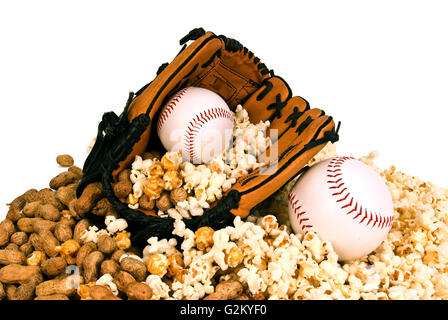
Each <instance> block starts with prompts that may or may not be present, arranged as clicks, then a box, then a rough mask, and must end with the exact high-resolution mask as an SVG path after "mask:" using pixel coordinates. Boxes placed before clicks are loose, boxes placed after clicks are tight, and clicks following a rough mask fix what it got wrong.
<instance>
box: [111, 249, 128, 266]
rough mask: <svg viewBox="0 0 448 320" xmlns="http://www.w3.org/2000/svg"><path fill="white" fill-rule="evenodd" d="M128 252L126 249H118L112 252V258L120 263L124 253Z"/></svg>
mask: <svg viewBox="0 0 448 320" xmlns="http://www.w3.org/2000/svg"><path fill="white" fill-rule="evenodd" d="M124 254H126V252H125V251H124V250H121V249H118V250H116V251H115V252H114V253H113V254H112V259H113V260H114V261H115V262H117V263H119V262H120V258H121V256H122V255H124Z"/></svg>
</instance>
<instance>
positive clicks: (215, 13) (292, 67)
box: [0, 0, 448, 220]
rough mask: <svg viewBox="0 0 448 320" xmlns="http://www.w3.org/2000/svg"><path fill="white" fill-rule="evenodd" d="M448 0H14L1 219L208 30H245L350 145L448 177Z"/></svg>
mask: <svg viewBox="0 0 448 320" xmlns="http://www.w3.org/2000/svg"><path fill="white" fill-rule="evenodd" d="M445 3H446V2H445V1H307V2H301V1H266V2H264V1H242V0H239V1H230V0H226V1H219V2H218V1H210V0H208V1H166V0H165V1H157V2H156V1H110V0H109V1H79V0H78V1H43V0H40V1H2V2H0V121H1V125H0V150H1V157H0V170H1V177H0V186H1V190H0V191H1V192H0V220H2V219H3V218H4V215H5V214H6V211H7V207H6V203H8V202H9V201H11V200H12V199H14V198H15V197H16V196H18V195H20V194H22V193H23V192H24V191H26V190H28V189H30V188H36V189H40V188H44V187H46V186H48V181H49V180H50V178H52V177H53V176H55V175H56V174H58V173H59V172H60V171H61V170H62V169H61V168H58V166H57V164H56V162H55V158H56V155H58V154H61V153H69V154H71V155H73V156H74V157H75V164H77V165H78V166H81V167H82V164H83V162H84V160H85V158H86V148H87V146H88V145H89V144H90V141H91V139H92V138H93V137H94V136H95V135H96V130H97V125H98V122H99V121H100V120H101V116H102V114H103V113H104V112H106V111H115V112H116V113H117V114H119V113H120V112H121V111H122V109H123V107H124V104H125V102H126V99H127V96H128V92H129V91H136V90H138V89H139V88H140V87H141V86H143V85H144V84H146V83H147V82H149V81H150V80H152V79H153V78H154V76H155V72H156V71H157V68H158V67H159V65H160V64H161V63H163V62H169V61H171V60H172V59H173V58H174V56H175V55H176V54H177V52H178V51H179V49H180V46H179V43H178V40H179V39H180V38H181V37H183V36H184V35H185V34H186V33H188V31H190V30H191V29H193V28H195V27H199V26H201V27H203V28H204V29H206V30H209V31H213V32H214V33H216V34H224V35H226V36H228V37H230V38H234V39H237V40H239V41H240V42H241V43H242V44H243V45H245V46H246V47H248V48H249V49H250V50H251V51H253V52H254V53H255V55H257V56H258V57H260V58H261V60H262V62H265V63H266V65H267V66H268V67H269V68H270V69H274V71H275V73H276V74H278V75H280V76H282V77H283V78H284V79H285V80H287V82H288V83H289V85H290V86H291V88H292V90H293V93H294V94H295V95H300V96H302V97H304V98H306V99H307V100H308V101H309V102H310V104H311V106H315V107H320V108H322V109H324V110H325V111H326V113H327V114H330V115H333V116H334V118H335V120H336V121H339V120H340V121H342V127H341V131H340V136H341V140H340V141H339V142H338V144H337V148H338V151H339V153H341V154H353V155H355V156H362V155H365V154H367V153H368V152H370V151H372V150H378V151H379V153H380V157H379V159H378V161H377V163H378V164H379V166H380V167H383V168H386V167H388V166H389V165H391V164H395V165H396V166H397V168H398V169H399V170H402V171H404V172H406V173H408V174H412V175H415V176H418V177H421V178H422V179H424V180H428V181H433V182H434V183H436V184H438V185H440V186H443V187H448V170H446V168H445V164H446V157H445V155H446V139H445V137H446V132H447V129H446V123H447V120H448V119H447V111H446V110H447V108H448V96H447V91H448V90H447V89H448V41H447V40H448V35H447V33H448V19H447V13H448V10H447V6H446V5H445Z"/></svg>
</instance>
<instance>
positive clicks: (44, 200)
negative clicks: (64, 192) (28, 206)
mask: <svg viewBox="0 0 448 320" xmlns="http://www.w3.org/2000/svg"><path fill="white" fill-rule="evenodd" d="M38 197H39V201H40V202H41V204H51V205H53V207H56V208H57V209H58V210H62V209H63V208H64V207H63V205H62V203H61V202H60V201H59V200H58V199H57V198H56V193H55V192H54V191H53V190H51V189H49V188H44V189H42V190H39V192H38Z"/></svg>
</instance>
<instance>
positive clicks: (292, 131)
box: [258, 108, 323, 174]
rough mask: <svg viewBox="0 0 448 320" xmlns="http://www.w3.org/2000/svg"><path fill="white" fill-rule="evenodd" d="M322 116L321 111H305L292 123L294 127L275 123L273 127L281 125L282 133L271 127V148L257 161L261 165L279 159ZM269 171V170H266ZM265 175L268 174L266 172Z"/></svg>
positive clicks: (279, 122)
mask: <svg viewBox="0 0 448 320" xmlns="http://www.w3.org/2000/svg"><path fill="white" fill-rule="evenodd" d="M322 115H323V111H322V110H320V109H317V108H314V109H310V110H307V111H305V112H304V113H303V114H302V115H301V116H300V117H299V118H298V119H297V120H296V121H295V123H293V124H294V125H295V126H294V127H293V126H291V125H289V126H287V127H286V128H285V127H284V123H283V122H284V121H281V120H280V121H277V123H275V122H274V123H273V125H275V124H278V125H282V127H283V131H282V132H279V131H274V130H277V128H276V127H272V128H271V129H270V131H269V137H270V138H271V146H270V147H269V148H268V149H267V150H266V152H264V153H263V154H261V155H259V156H258V160H259V161H260V162H263V163H273V162H275V159H277V158H281V155H282V154H283V153H285V152H287V150H289V148H290V147H291V145H294V144H296V143H297V140H299V139H300V135H301V133H302V132H304V130H306V128H307V127H308V126H309V125H310V124H311V123H312V122H313V121H314V120H315V119H317V118H319V117H320V116H322ZM268 170H271V169H268ZM265 174H270V173H268V172H266V173H265Z"/></svg>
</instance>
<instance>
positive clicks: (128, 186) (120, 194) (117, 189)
mask: <svg viewBox="0 0 448 320" xmlns="http://www.w3.org/2000/svg"><path fill="white" fill-rule="evenodd" d="M113 190H114V194H115V196H116V197H117V198H119V199H123V198H126V197H127V196H128V195H129V194H130V193H131V192H132V183H131V181H118V182H116V183H115V184H114V186H113Z"/></svg>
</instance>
